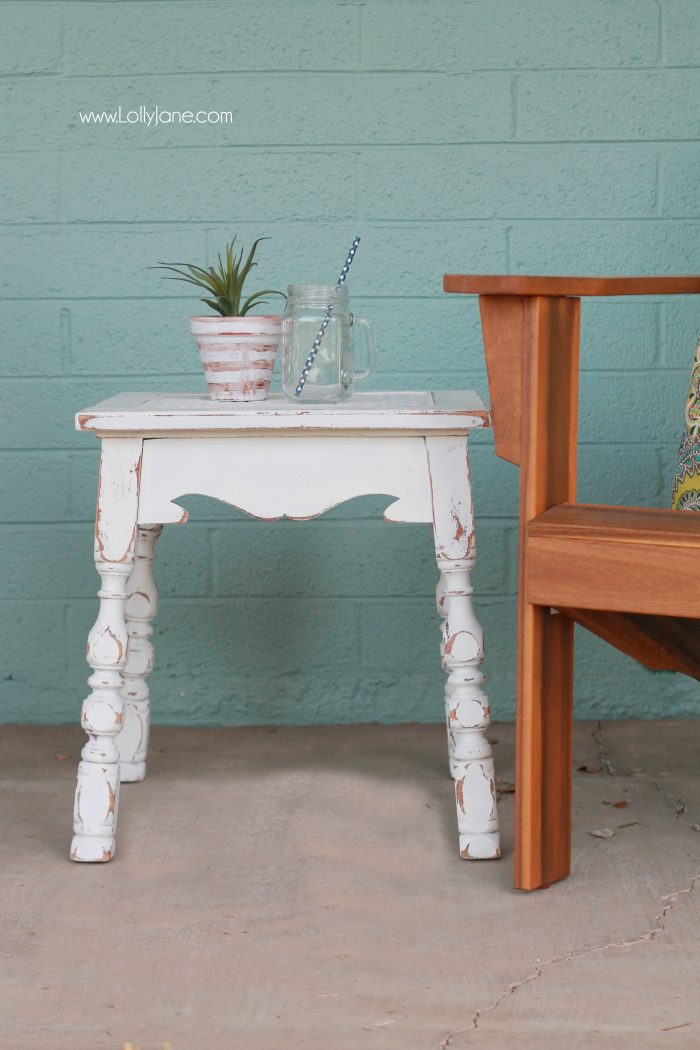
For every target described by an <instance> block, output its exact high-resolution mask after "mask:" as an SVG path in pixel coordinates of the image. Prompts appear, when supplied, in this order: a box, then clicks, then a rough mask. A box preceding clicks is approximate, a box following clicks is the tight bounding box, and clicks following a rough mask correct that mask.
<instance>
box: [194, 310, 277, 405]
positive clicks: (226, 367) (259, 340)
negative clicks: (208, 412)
mask: <svg viewBox="0 0 700 1050" xmlns="http://www.w3.org/2000/svg"><path fill="white" fill-rule="evenodd" d="M190 331H191V332H192V335H193V336H194V337H195V339H196V341H197V346H198V347H199V353H200V356H201V358H202V365H203V366H204V375H205V376H206V380H207V386H208V387H209V397H210V398H212V399H213V400H214V401H264V400H265V398H266V397H267V395H268V393H269V390H270V381H271V379H272V369H273V368H274V367H275V355H276V354H277V347H278V346H279V341H280V334H281V331H282V318H281V317H278V316H275V317H257V316H255V317H253V316H248V317H219V316H217V315H214V316H212V317H190Z"/></svg>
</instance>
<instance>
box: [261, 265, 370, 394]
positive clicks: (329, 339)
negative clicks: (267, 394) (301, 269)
mask: <svg viewBox="0 0 700 1050" xmlns="http://www.w3.org/2000/svg"><path fill="white" fill-rule="evenodd" d="M329 306H330V307H331V313H330V318H329V321H328V326H327V328H326V330H325V332H324V333H323V338H322V339H321V343H320V346H319V349H318V353H317V354H316V356H315V358H314V361H313V364H312V365H311V367H310V369H309V371H308V374H307V376H306V382H305V383H304V387H303V389H302V391H301V394H300V395H299V397H297V396H296V395H295V390H296V389H297V386H298V384H299V380H300V378H301V374H302V371H303V369H304V367H305V365H306V360H307V358H308V356H309V353H310V351H311V348H312V346H313V344H314V340H315V339H316V336H317V335H318V333H319V331H320V329H321V325H322V324H323V321H324V318H325V317H326V313H327V310H328V307H329ZM358 327H359V328H362V330H363V332H364V335H365V341H366V347H367V368H366V369H365V370H364V371H362V372H356V371H355V361H354V354H353V332H354V330H355V329H356V328H358ZM280 346H281V351H282V388H283V389H284V392H285V394H286V395H287V396H288V397H289V398H291V399H292V400H293V401H312V402H313V401H315V402H323V401H345V400H346V399H347V398H349V397H351V396H352V392H353V386H354V383H355V380H356V379H368V378H369V376H371V375H372V373H373V372H374V369H375V365H376V357H377V349H376V344H375V341H374V328H373V327H372V325H371V324H370V322H369V321H366V320H365V318H364V317H358V316H357V314H354V315H353V314H352V313H351V312H350V303H349V300H348V290H347V288H346V287H345V285H341V286H340V287H338V285H336V284H290V285H289V289H288V298H287V308H286V310H285V312H284V317H283V318H282V338H281V342H280Z"/></svg>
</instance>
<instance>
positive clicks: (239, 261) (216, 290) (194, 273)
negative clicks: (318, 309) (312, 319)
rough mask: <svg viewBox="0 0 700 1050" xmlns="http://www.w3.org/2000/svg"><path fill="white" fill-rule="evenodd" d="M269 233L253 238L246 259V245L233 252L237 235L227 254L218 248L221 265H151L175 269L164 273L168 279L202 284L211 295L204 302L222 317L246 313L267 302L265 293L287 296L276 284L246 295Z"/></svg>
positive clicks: (227, 246)
mask: <svg viewBox="0 0 700 1050" xmlns="http://www.w3.org/2000/svg"><path fill="white" fill-rule="evenodd" d="M267 239H268V238H267V237H258V239H257V241H254V242H253V247H252V248H251V249H250V251H249V252H248V256H247V258H246V260H245V262H243V248H241V250H240V252H238V254H235V253H234V245H235V243H236V238H235V237H234V238H233V240H232V241H231V242H230V243H229V244H227V245H226V252H225V254H224V257H223V258H222V257H221V253H220V252H219V265H218V266H209V267H208V268H207V269H206V270H205V269H203V267H201V266H194V265H193V264H192V263H180V262H177V263H158V265H157V266H154V267H152V269H154V270H172V271H173V272H174V273H175V274H177V276H176V277H165V278H164V280H166V281H187V283H188V284H194V285H195V286H196V287H197V288H203V289H204V291H205V292H207V294H208V295H209V296H211V297H212V298H206V299H205V298H203V299H202V302H203V303H206V305H207V306H210V307H211V308H212V310H215V311H216V313H218V314H221V316H222V317H245V315H246V314H247V313H248V312H249V311H250V310H252V308H253V307H254V306H260V305H261V304H262V303H267V302H268V300H267V299H263V298H262V296H263V295H281V296H282V298H283V299H284V298H286V296H285V295H284V292H277V291H275V289H274V288H265V289H264V290H263V291H262V292H253V294H252V295H249V296H248V298H247V299H245V300H243V301H241V300H242V299H243V285H244V284H245V280H246V278H247V276H248V274H249V273H250V271H251V270H252V269H253V267H254V266H257V265H258V264H257V263H256V262H255V261H254V259H255V252H256V250H257V247H258V245H259V244H260V241H266V240H267Z"/></svg>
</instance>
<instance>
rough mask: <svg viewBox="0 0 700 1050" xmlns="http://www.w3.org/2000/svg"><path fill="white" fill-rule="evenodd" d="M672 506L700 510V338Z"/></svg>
mask: <svg viewBox="0 0 700 1050" xmlns="http://www.w3.org/2000/svg"><path fill="white" fill-rule="evenodd" d="M671 507H672V508H673V509H674V510H700V339H699V340H698V345H697V346H696V347H695V357H694V358H693V371H692V374H691V377H690V390H689V391H688V401H687V403H686V406H685V433H684V434H683V437H682V439H681V447H680V448H679V450H678V466H677V467H676V476H675V478H674V482H673V495H672V496H671Z"/></svg>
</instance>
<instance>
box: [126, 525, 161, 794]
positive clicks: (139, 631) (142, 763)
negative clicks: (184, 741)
mask: <svg viewBox="0 0 700 1050" xmlns="http://www.w3.org/2000/svg"><path fill="white" fill-rule="evenodd" d="M162 528H163V526H162V525H140V526H139V528H138V532H137V536H136V551H135V562H134V568H133V570H132V572H131V576H130V577H129V583H128V585H127V592H128V598H127V600H126V607H125V613H126V629H127V634H128V638H129V642H128V647H127V655H126V665H125V666H124V669H123V671H122V678H123V680H124V686H123V688H122V698H123V700H124V710H123V721H122V729H121V732H120V733H119V736H118V737H117V747H118V749H119V758H120V767H121V773H120V779H121V781H122V782H124V781H134V780H143V779H144V777H145V776H146V754H147V752H148V731H149V726H150V719H151V705H150V701H149V690H148V682H147V679H148V676H149V674H150V673H151V671H152V670H153V645H152V644H151V635H152V634H153V627H152V626H151V620H152V619H153V617H154V616H155V615H156V612H157V610H158V590H157V588H156V585H155V581H154V579H153V558H154V557H155V543H156V540H157V539H158V537H159V536H160V533H161V530H162Z"/></svg>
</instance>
